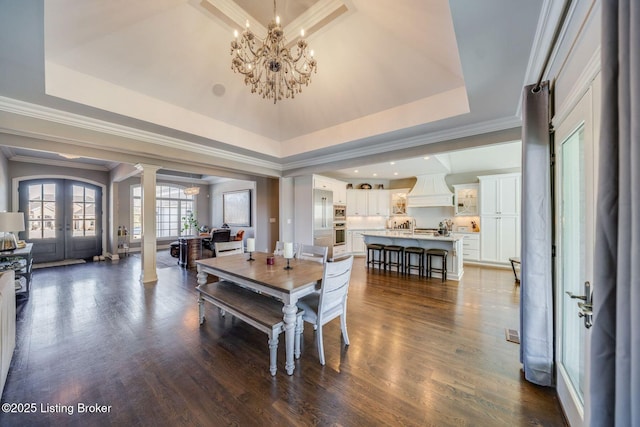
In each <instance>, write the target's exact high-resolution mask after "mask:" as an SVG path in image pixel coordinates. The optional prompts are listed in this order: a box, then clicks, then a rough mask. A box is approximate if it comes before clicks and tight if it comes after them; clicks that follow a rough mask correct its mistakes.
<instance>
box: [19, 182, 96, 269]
mask: <svg viewBox="0 0 640 427" xmlns="http://www.w3.org/2000/svg"><path fill="white" fill-rule="evenodd" d="M18 194H19V198H18V200H19V210H20V211H23V212H27V224H26V227H25V228H26V231H25V232H23V233H21V236H20V238H22V239H24V240H26V241H28V242H31V243H33V244H34V245H33V254H34V255H33V256H34V262H53V261H61V260H63V259H69V258H91V257H93V256H95V255H101V254H102V227H101V224H102V190H101V188H100V187H98V186H95V185H92V184H88V183H83V182H80V181H72V180H64V179H37V180H28V181H22V182H21V183H20V186H19V188H18Z"/></svg>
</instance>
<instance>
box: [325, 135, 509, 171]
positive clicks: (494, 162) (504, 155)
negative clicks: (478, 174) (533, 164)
mask: <svg viewBox="0 0 640 427" xmlns="http://www.w3.org/2000/svg"><path fill="white" fill-rule="evenodd" d="M521 145H522V144H521V143H520V141H515V142H509V143H504V144H495V145H490V146H483V147H478V148H469V149H465V150H457V151H449V152H445V153H440V154H435V155H429V156H420V157H415V158H411V159H402V160H400V159H394V158H390V159H389V160H388V161H386V162H383V163H375V164H371V165H365V166H359V167H355V168H347V169H341V170H337V171H335V172H333V173H331V174H330V175H331V176H332V177H334V178H338V179H353V178H363V179H364V178H367V179H383V180H384V179H386V180H393V179H403V178H409V177H414V176H416V175H424V174H431V173H445V174H462V173H467V172H475V171H496V170H501V169H513V168H520V166H521V149H522V148H521Z"/></svg>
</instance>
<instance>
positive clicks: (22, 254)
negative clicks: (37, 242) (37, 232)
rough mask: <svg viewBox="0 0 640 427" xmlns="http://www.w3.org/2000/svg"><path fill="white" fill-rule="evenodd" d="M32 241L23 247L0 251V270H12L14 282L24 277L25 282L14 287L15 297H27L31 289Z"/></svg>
mask: <svg viewBox="0 0 640 427" xmlns="http://www.w3.org/2000/svg"><path fill="white" fill-rule="evenodd" d="M32 250H33V243H27V244H26V246H25V247H24V248H19V249H15V250H13V251H8V252H2V253H0V271H5V270H13V271H14V272H15V275H16V282H18V281H20V282H22V281H21V280H20V278H22V277H24V280H25V284H24V285H22V286H21V287H20V288H16V297H23V298H29V291H30V290H31V273H32V268H33V256H32Z"/></svg>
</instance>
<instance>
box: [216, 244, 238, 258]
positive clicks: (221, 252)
mask: <svg viewBox="0 0 640 427" xmlns="http://www.w3.org/2000/svg"><path fill="white" fill-rule="evenodd" d="M215 249H216V256H217V257H218V256H229V255H235V254H242V253H244V247H243V246H242V241H240V240H232V241H231V242H216V243H215Z"/></svg>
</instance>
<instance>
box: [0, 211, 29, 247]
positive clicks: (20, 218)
mask: <svg viewBox="0 0 640 427" xmlns="http://www.w3.org/2000/svg"><path fill="white" fill-rule="evenodd" d="M16 231H24V214H23V213H22V212H0V232H1V233H2V235H1V236H0V239H1V240H0V251H1V252H5V251H13V250H15V249H16V248H17V247H18V241H17V240H16V235H15V234H13V233H14V232H16Z"/></svg>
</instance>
